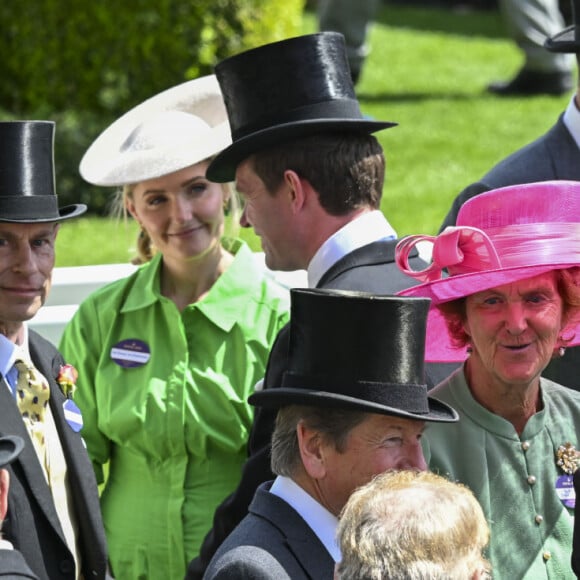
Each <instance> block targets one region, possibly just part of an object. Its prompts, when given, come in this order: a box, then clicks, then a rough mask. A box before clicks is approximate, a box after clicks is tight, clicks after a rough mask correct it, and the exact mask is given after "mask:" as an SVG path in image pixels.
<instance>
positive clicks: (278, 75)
mask: <svg viewBox="0 0 580 580" xmlns="http://www.w3.org/2000/svg"><path fill="white" fill-rule="evenodd" d="M216 76H217V78H218V81H219V83H220V87H221V89H222V93H223V95H224V100H225V104H226V108H227V110H228V116H229V120H230V126H231V129H232V137H233V143H232V146H231V147H228V148H227V149H226V150H224V151H223V152H222V153H221V154H219V155H218V156H217V157H216V158H215V160H214V161H213V162H212V164H211V165H210V167H209V168H208V173H207V175H208V178H209V179H211V180H213V181H218V182H226V181H231V180H233V179H234V178H235V180H236V186H237V189H238V191H239V192H240V193H241V195H242V197H243V200H244V203H245V209H244V213H243V215H242V218H241V224H242V225H243V226H246V227H250V226H252V227H253V228H254V230H255V231H256V233H257V234H258V236H260V238H261V241H262V247H263V249H264V253H265V256H266V264H267V265H268V266H269V267H270V268H271V269H274V270H295V269H306V270H307V272H308V285H309V286H310V287H316V288H336V289H345V290H360V291H366V292H373V293H378V294H394V293H396V292H398V291H399V290H402V289H404V288H407V287H409V286H410V285H412V284H414V282H413V280H412V279H411V278H409V277H407V276H405V275H403V274H402V273H401V272H400V271H399V269H398V268H397V266H396V264H395V262H394V255H395V246H396V244H397V239H396V234H395V232H394V230H393V228H392V227H391V226H390V224H389V223H388V221H387V220H386V219H385V217H384V216H383V214H382V213H381V212H380V209H379V208H380V201H381V195H382V188H383V181H384V172H385V157H384V153H383V150H382V148H381V146H380V144H379V143H378V141H377V139H376V138H375V137H374V136H373V135H372V133H373V132H375V131H378V130H381V129H385V128H388V127H391V126H393V125H394V123H389V122H382V121H375V120H370V119H366V118H364V117H363V116H362V114H361V112H360V109H359V105H358V102H357V100H356V96H355V93H354V88H353V85H352V80H351V78H350V72H349V68H348V64H347V59H346V51H345V48H344V41H343V38H342V35H340V34H337V33H332V32H325V33H319V34H313V35H307V36H303V37H298V38H294V39H290V40H286V41H282V42H278V43H274V44H270V45H266V46H263V47H259V48H257V49H253V50H250V51H248V52H245V53H241V54H239V55H237V56H234V57H232V58H229V59H226V60H225V61H222V62H221V63H219V64H218V66H217V67H216ZM297 79H299V81H298V80H297ZM411 263H412V264H414V266H413V267H414V268H417V269H421V268H422V267H424V263H423V261H422V260H421V259H420V258H419V257H418V255H417V253H415V254H414V255H413V257H412V258H411ZM287 353H288V331H287V329H282V331H281V332H280V333H279V335H278V337H277V339H276V342H275V344H274V345H273V347H272V351H271V354H270V358H269V361H268V367H267V369H266V376H265V378H264V389H269V388H272V387H276V386H277V385H279V384H280V378H281V375H282V372H283V370H284V369H285V368H286V364H287ZM453 368H455V367H454V365H429V366H428V367H427V383H428V384H429V386H434V385H435V384H437V383H438V382H440V381H441V380H443V379H444V378H445V377H447V376H448V375H449V374H450V373H451V371H452V370H453ZM274 418H275V412H274V411H272V410H271V409H267V408H266V409H259V410H258V412H257V413H256V416H255V419H254V424H253V427H252V432H251V434H250V443H249V458H248V460H247V462H246V463H245V465H244V469H243V474H242V481H241V483H240V485H239V486H238V488H237V489H236V491H235V492H234V493H233V494H232V495H231V496H230V497H229V498H227V499H226V500H225V502H224V503H222V505H221V506H220V507H219V508H218V509H217V511H216V514H215V517H214V527H213V529H212V530H211V532H210V534H209V535H208V536H207V537H206V539H205V541H204V544H203V546H202V549H201V554H200V557H199V558H196V559H195V560H193V561H192V563H191V564H190V567H189V570H188V576H187V577H188V578H189V579H191V580H193V579H194V578H201V576H202V575H203V570H204V569H205V567H206V566H207V564H208V562H209V560H210V558H211V556H212V555H213V553H214V552H215V550H216V549H217V547H218V546H219V545H220V543H221V542H222V541H223V540H224V539H225V537H226V536H227V535H228V534H229V533H230V532H231V530H232V529H233V528H234V527H235V525H236V524H237V523H238V522H239V521H240V520H241V519H242V518H243V517H244V516H245V514H246V513H247V509H248V505H249V502H250V501H251V499H252V497H253V495H254V492H255V490H256V488H257V487H258V485H259V484H260V483H262V482H264V481H267V480H269V479H271V478H272V472H271V470H270V462H269V448H270V438H271V435H272V431H273V427H274Z"/></svg>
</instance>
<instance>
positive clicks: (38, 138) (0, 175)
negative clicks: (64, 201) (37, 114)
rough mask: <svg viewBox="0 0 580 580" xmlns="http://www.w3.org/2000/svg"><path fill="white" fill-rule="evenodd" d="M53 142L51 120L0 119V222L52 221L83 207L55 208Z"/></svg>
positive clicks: (78, 213) (79, 211) (84, 208)
mask: <svg viewBox="0 0 580 580" xmlns="http://www.w3.org/2000/svg"><path fill="white" fill-rule="evenodd" d="M53 146H54V123H53V122H52V121H4V122H0V222H14V223H34V222H54V221H61V220H65V219H69V218H72V217H76V216H78V215H80V214H82V213H84V212H85V211H86V209H87V207H86V205H83V204H75V205H69V206H66V207H64V208H62V209H59V208H58V201H57V197H56V193H55V183H54V153H53Z"/></svg>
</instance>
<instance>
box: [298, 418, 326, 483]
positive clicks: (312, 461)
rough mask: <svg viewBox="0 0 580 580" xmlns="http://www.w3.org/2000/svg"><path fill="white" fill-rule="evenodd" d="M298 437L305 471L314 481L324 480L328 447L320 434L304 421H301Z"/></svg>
mask: <svg viewBox="0 0 580 580" xmlns="http://www.w3.org/2000/svg"><path fill="white" fill-rule="evenodd" d="M296 436H297V438H298V447H299V449H300V457H301V458H302V464H303V465H304V470H305V471H306V473H307V474H308V475H309V476H310V477H311V478H312V479H323V478H324V476H325V475H326V465H325V461H324V458H325V447H326V446H325V443H324V441H323V439H322V437H321V434H320V432H319V431H316V430H315V429H311V428H309V427H308V426H307V425H306V424H305V423H304V421H299V423H298V425H297V426H296Z"/></svg>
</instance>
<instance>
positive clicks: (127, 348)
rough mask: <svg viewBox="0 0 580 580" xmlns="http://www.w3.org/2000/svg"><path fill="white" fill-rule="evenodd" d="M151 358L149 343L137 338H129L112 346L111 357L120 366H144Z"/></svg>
mask: <svg viewBox="0 0 580 580" xmlns="http://www.w3.org/2000/svg"><path fill="white" fill-rule="evenodd" d="M150 358H151V351H150V350H149V345H148V344H147V343H146V342H143V341H142V340H139V339H137V338H127V339H125V340H122V341H121V342H118V343H117V344H116V345H115V346H113V347H112V348H111V359H112V360H113V362H115V363H117V364H118V365H119V366H120V367H124V368H134V367H142V366H143V365H144V364H147V362H148V361H149V359H150Z"/></svg>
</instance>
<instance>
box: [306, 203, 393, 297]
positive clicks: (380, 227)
mask: <svg viewBox="0 0 580 580" xmlns="http://www.w3.org/2000/svg"><path fill="white" fill-rule="evenodd" d="M396 237H397V234H396V232H395V230H394V229H393V228H392V227H391V224H389V222H388V221H387V219H386V218H385V216H384V215H383V214H382V213H381V212H380V211H379V210H373V211H367V212H364V213H362V214H361V215H359V216H358V217H357V218H355V219H354V220H352V221H351V222H349V223H347V224H346V225H345V226H343V227H342V228H340V229H339V230H338V231H337V232H335V233H334V234H333V235H332V236H330V238H328V239H327V240H326V241H325V242H324V243H323V244H322V246H320V248H318V251H317V252H316V254H314V257H313V258H312V260H310V264H308V287H309V288H315V287H316V285H317V284H318V282H319V281H320V279H321V278H322V276H323V275H324V273H325V272H326V271H327V270H328V269H329V268H330V267H331V266H333V265H334V264H336V262H338V261H339V260H340V259H341V258H344V256H346V255H347V254H350V253H351V252H352V251H354V250H357V249H358V248H362V247H363V246H366V245H367V244H371V243H372V242H376V241H378V240H383V239H395V238H396Z"/></svg>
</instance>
